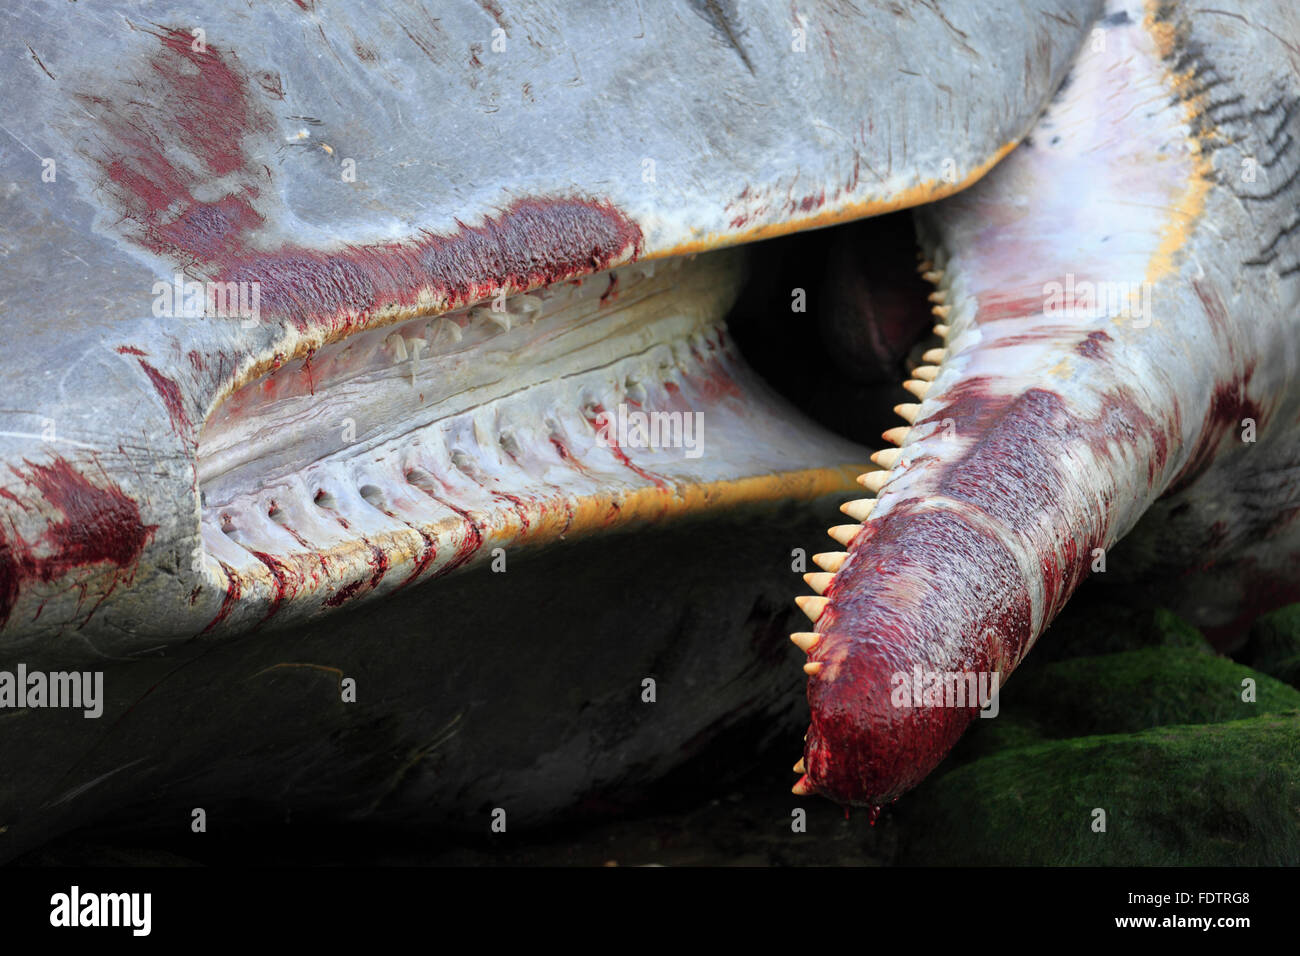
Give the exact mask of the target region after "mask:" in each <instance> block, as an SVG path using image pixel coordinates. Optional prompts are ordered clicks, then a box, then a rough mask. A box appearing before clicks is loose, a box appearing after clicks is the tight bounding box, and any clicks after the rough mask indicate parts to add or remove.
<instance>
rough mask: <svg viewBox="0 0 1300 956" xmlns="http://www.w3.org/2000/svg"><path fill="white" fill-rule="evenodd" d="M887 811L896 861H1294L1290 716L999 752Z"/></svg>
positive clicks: (1293, 717)
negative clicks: (894, 820)
mask: <svg viewBox="0 0 1300 956" xmlns="http://www.w3.org/2000/svg"><path fill="white" fill-rule="evenodd" d="M1098 811H1101V812H1102V813H1104V818H1103V817H1102V816H1100V815H1099V814H1098ZM898 816H899V820H900V822H901V823H902V824H903V827H902V829H903V838H902V844H901V846H900V852H899V861H900V862H902V863H907V864H925V865H928V864H953V865H971V864H977V865H978V864H1004V865H1005V864H1011V865H1018V864H1028V865H1071V864H1085V865H1098V866H1113V865H1189V864H1196V865H1209V866H1215V865H1233V864H1253V865H1280V864H1282V865H1300V711H1292V712H1288V713H1284V714H1278V713H1272V714H1266V715H1262V716H1258V717H1255V718H1253V719H1249V720H1238V721H1230V722H1227V723H1217V724H1196V725H1176V726H1166V727H1158V728H1154V729H1151V730H1145V731H1142V732H1140V733H1134V734H1110V735H1102V736H1091V737H1079V738H1073V739H1067V740H1058V741H1050V742H1047V743H1038V744H1031V745H1029V746H1023V747H1016V748H1012V749H1007V750H1003V751H1001V752H999V753H995V754H993V755H991V756H988V757H984V758H983V759H980V760H976V761H974V762H971V763H968V764H966V765H964V766H960V767H957V768H956V769H954V770H952V771H950V772H948V773H946V774H943V775H941V776H938V777H935V778H932V779H931V780H929V781H927V782H926V783H925V784H923V785H922V786H921V787H920V788H918V789H917V790H916V791H915V792H914V793H913V794H911V795H910V796H909V797H907V798H905V799H904V800H903V801H902V802H900V803H899V805H898ZM1103 821H1104V826H1105V829H1104V831H1102V832H1099V831H1098V829H1097V828H1098V827H1099V826H1100V825H1101V823H1102V822H1103Z"/></svg>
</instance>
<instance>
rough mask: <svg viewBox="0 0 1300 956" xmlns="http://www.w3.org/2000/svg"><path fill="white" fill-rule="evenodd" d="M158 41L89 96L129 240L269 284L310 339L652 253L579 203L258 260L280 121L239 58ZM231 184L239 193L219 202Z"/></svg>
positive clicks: (107, 182)
mask: <svg viewBox="0 0 1300 956" xmlns="http://www.w3.org/2000/svg"><path fill="white" fill-rule="evenodd" d="M154 35H155V36H156V37H157V38H158V40H159V43H160V49H159V50H158V52H157V53H156V54H155V55H154V57H153V58H152V59H151V60H150V61H149V63H148V67H147V69H145V70H143V71H139V72H137V73H135V74H134V75H131V76H129V77H125V78H122V79H116V78H111V79H106V80H105V82H104V84H103V85H102V86H101V87H98V88H95V89H92V90H88V91H85V92H83V93H82V94H80V95H79V96H78V100H79V101H80V103H81V105H82V106H83V107H84V108H85V110H86V112H88V113H89V114H90V115H91V116H93V117H94V118H95V120H96V121H97V122H98V124H99V126H100V130H99V131H98V135H96V136H94V137H81V139H82V141H84V142H86V143H89V144H91V146H90V150H91V151H90V152H89V154H88V155H89V158H90V160H91V161H92V162H93V163H95V164H96V165H97V166H98V167H99V169H100V171H101V174H102V179H101V182H100V184H99V185H100V188H101V190H102V192H103V194H104V195H105V197H106V198H107V199H108V201H110V202H112V203H114V204H115V205H116V206H117V207H118V208H119V212H120V216H121V219H120V222H121V228H122V229H123V230H124V231H125V232H126V233H127V234H128V236H129V238H131V239H132V240H133V241H135V242H137V243H138V244H140V245H141V246H143V247H144V248H146V249H148V250H150V251H151V252H154V253H156V254H159V255H165V256H167V257H169V258H171V259H173V260H175V261H176V262H178V263H179V264H180V265H182V266H183V267H184V268H186V269H190V268H191V267H193V269H194V270H195V271H197V272H200V273H202V274H204V275H206V276H208V277H209V278H212V279H214V280H216V281H222V282H227V281H234V282H258V283H260V288H259V294H260V300H259V310H260V311H263V312H264V313H267V314H272V315H275V316H278V317H282V318H286V319H288V320H289V321H292V322H294V323H295V324H297V325H298V326H299V327H306V326H308V325H310V324H313V323H317V324H321V325H324V326H326V327H330V328H334V327H338V326H339V325H342V326H344V327H346V326H347V324H348V323H350V322H353V321H358V320H364V319H365V318H366V317H367V316H369V315H371V314H373V313H374V312H375V311H377V310H381V309H385V308H390V307H394V306H409V305H412V304H413V303H414V302H415V300H416V298H417V297H418V296H419V295H420V293H421V292H424V293H428V294H432V295H434V296H436V297H440V298H442V299H444V300H445V301H446V303H447V305H448V307H454V306H455V305H460V304H465V303H468V302H470V301H473V300H477V299H481V298H484V297H486V296H489V295H495V294H496V293H497V292H498V290H499V289H501V288H502V287H506V288H508V289H510V290H513V291H519V290H522V289H526V288H531V287H535V286H538V285H545V284H550V283H553V282H558V281H562V280H570V279H573V278H574V277H576V276H581V275H586V274H588V273H590V272H593V271H602V270H604V269H607V268H609V267H610V266H611V265H614V264H616V263H617V262H620V261H624V260H629V259H634V258H636V257H637V256H638V255H639V254H640V251H641V242H642V233H641V229H640V227H639V226H638V225H636V224H635V223H634V222H632V221H631V220H630V219H628V218H627V217H626V216H624V215H623V214H622V213H621V212H620V211H618V210H617V209H616V208H614V207H613V206H612V205H610V204H608V203H602V202H598V201H595V200H591V199H586V198H579V197H533V198H520V199H516V200H515V201H513V202H512V203H511V204H510V205H509V206H508V207H507V208H506V209H504V210H503V211H501V212H500V213H499V214H498V215H496V216H489V217H487V218H486V219H485V220H484V221H483V223H482V224H481V225H476V226H470V225H465V224H463V223H458V226H459V228H458V229H457V230H456V231H455V232H453V233H451V234H448V235H431V234H428V233H420V234H418V235H417V236H414V237H412V238H411V239H410V240H409V241H407V242H388V243H376V244H370V245H362V246H351V247H346V248H343V249H341V250H337V251H332V252H325V251H320V250H315V249H307V248H300V247H293V246H284V247H282V248H280V249H278V250H269V251H265V250H263V248H262V247H261V246H260V245H259V246H258V247H257V248H256V249H254V247H253V244H252V242H251V235H252V234H253V233H255V232H256V231H257V230H258V229H259V228H260V227H261V226H262V225H263V223H264V217H263V215H262V214H261V213H259V212H258V210H257V208H256V203H257V202H258V200H259V198H260V197H261V196H262V195H263V194H264V193H265V192H267V191H266V190H265V189H264V186H265V184H266V182H267V181H268V180H269V177H270V172H269V168H268V167H267V166H266V165H264V164H263V163H261V162H256V161H254V160H253V159H252V158H251V157H252V156H253V155H254V154H256V153H259V152H265V151H267V150H271V149H275V148H278V145H279V144H278V143H277V142H276V140H275V137H274V135H273V131H274V129H275V126H276V124H275V122H274V118H273V113H272V112H271V110H270V108H269V107H268V104H267V102H265V100H264V99H263V98H262V96H261V95H259V93H258V91H257V89H256V88H254V87H253V86H251V85H250V83H249V82H248V80H247V78H246V77H245V76H244V74H243V73H242V72H241V70H240V68H239V66H238V61H237V60H236V59H235V58H234V56H233V55H232V54H230V53H229V52H228V51H223V50H221V49H220V48H218V47H216V46H212V45H209V46H208V47H207V49H206V50H205V51H204V52H201V53H200V52H196V51H194V50H193V49H192V48H191V44H192V42H193V38H192V36H191V35H190V33H189V32H188V30H177V29H162V30H161V31H160V32H157V33H155V34H154ZM115 83H117V84H120V85H121V86H122V88H121V89H117V88H115V86H114V84H115ZM218 183H220V188H222V189H223V190H224V193H225V194H224V195H218V198H215V199H213V198H209V197H210V196H211V194H212V192H213V190H214V187H215V186H217V185H218ZM199 195H203V196H204V197H205V199H204V200H199V199H198V198H196V197H197V196H199Z"/></svg>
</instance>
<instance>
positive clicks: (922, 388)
mask: <svg viewBox="0 0 1300 956" xmlns="http://www.w3.org/2000/svg"><path fill="white" fill-rule="evenodd" d="M903 388H905V389H906V390H907V391H909V392H911V393H912V394H913V395H915V396H916V397H917V398H922V399H923V398H925V395H926V393H927V392H929V391H930V383H929V382H921V381H918V380H916V379H914V378H909V379H908V380H907V381H906V382H904V383H903Z"/></svg>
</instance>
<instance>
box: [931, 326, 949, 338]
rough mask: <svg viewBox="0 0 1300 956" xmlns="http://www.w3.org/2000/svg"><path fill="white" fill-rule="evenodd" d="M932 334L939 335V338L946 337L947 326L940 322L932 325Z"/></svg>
mask: <svg viewBox="0 0 1300 956" xmlns="http://www.w3.org/2000/svg"><path fill="white" fill-rule="evenodd" d="M934 334H935V335H937V336H939V338H941V339H946V338H947V337H948V326H946V325H942V324H940V325H936V326H935V327H934Z"/></svg>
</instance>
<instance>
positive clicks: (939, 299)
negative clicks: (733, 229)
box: [926, 289, 948, 305]
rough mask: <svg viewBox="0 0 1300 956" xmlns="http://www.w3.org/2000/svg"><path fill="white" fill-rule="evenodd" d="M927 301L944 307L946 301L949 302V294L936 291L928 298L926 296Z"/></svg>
mask: <svg viewBox="0 0 1300 956" xmlns="http://www.w3.org/2000/svg"><path fill="white" fill-rule="evenodd" d="M926 299H927V300H928V301H930V302H934V303H935V304H937V305H943V304H944V303H945V302H946V301H948V293H946V292H945V291H944V290H943V289H935V290H934V291H933V292H931V293H930V294H929V295H928V296H926Z"/></svg>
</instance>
